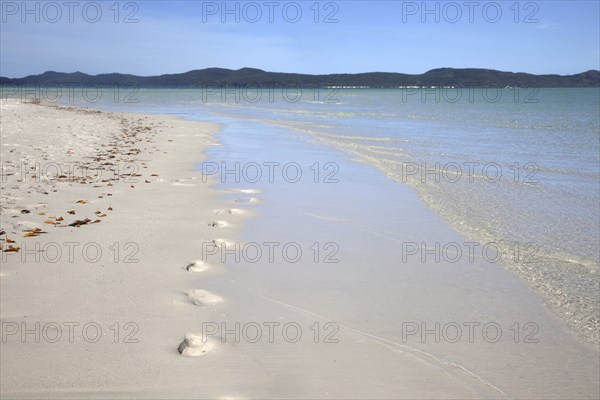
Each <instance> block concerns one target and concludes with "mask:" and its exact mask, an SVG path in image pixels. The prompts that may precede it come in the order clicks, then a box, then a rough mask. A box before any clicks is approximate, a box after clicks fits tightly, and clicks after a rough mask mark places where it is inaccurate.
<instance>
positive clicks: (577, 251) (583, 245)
mask: <svg viewBox="0 0 600 400" xmlns="http://www.w3.org/2000/svg"><path fill="white" fill-rule="evenodd" d="M132 99H133V100H138V102H137V103H121V102H119V103H116V102H115V101H114V97H112V96H104V97H103V98H102V99H101V100H100V101H99V102H97V103H95V104H92V105H91V106H93V107H101V108H105V109H112V110H116V111H138V112H152V113H163V114H176V115H180V116H183V117H187V118H192V119H209V120H211V121H215V122H221V123H225V124H227V121H233V120H235V121H236V122H238V123H239V122H243V121H250V120H251V121H253V122H256V123H262V124H264V126H265V127H267V126H271V127H273V126H277V127H278V129H281V128H283V129H288V130H291V131H295V132H302V133H305V134H307V135H308V137H309V138H311V140H314V141H317V142H319V143H321V144H326V145H329V146H331V147H333V148H335V149H338V150H341V151H342V152H346V153H349V154H350V155H351V156H352V158H353V159H354V160H356V161H358V162H361V163H366V164H369V165H371V166H374V167H376V168H377V169H378V170H379V171H380V172H381V173H382V174H385V175H386V176H388V177H389V178H391V179H393V180H395V181H397V182H398V184H406V185H408V186H409V187H411V188H412V189H413V190H415V191H416V193H417V194H418V195H419V196H420V198H421V199H422V200H423V202H424V203H425V204H426V205H427V206H428V207H430V208H431V209H433V210H434V211H435V212H437V213H438V214H439V215H440V216H441V217H442V218H443V219H444V220H445V221H446V222H447V223H448V224H449V225H450V226H451V227H452V228H454V229H455V230H456V231H458V232H459V233H461V234H463V235H465V236H467V237H468V238H469V239H470V240H472V241H475V242H478V243H480V244H481V245H484V244H493V246H489V248H492V249H495V250H496V253H495V254H497V255H498V254H501V255H502V262H503V264H504V265H506V266H507V267H508V268H509V269H511V270H512V271H514V272H515V273H517V274H518V275H519V276H521V277H522V278H523V279H524V280H526V281H527V282H528V283H529V284H530V285H531V286H533V287H534V288H536V290H538V292H540V293H541V294H543V295H544V296H545V298H546V299H547V300H548V301H549V303H550V305H551V306H553V307H554V308H555V310H556V311H557V312H558V313H559V314H561V315H562V316H563V317H565V318H566V319H567V320H568V321H569V322H570V323H571V326H574V327H575V328H577V329H579V330H581V331H583V332H584V336H589V337H591V336H594V335H595V336H597V335H598V326H599V322H600V321H599V316H600V312H599V309H598V303H599V292H600V287H599V279H598V276H599V275H598V270H599V262H600V91H599V90H598V89H539V90H532V89H522V88H520V89H518V88H517V89H513V88H505V89H497V90H496V89H489V90H481V89H463V90H458V89H427V90H418V89H387V90H376V89H339V90H336V89H328V88H322V89H320V90H319V91H316V90H311V89H305V90H302V91H300V90H297V89H294V88H290V89H289V90H287V91H284V90H282V89H256V88H250V87H249V88H247V89H245V90H239V89H238V90H231V89H230V90H228V91H225V90H221V89H219V88H207V89H206V90H200V89H198V90H174V89H173V90H170V89H169V90H167V89H162V90H140V91H139V92H137V93H135V94H133V95H132V96H131V98H130V100H132ZM121 100H122V99H121ZM88 105H89V104H88ZM266 129H267V128H266ZM264 146H269V143H264ZM282 158H285V157H284V155H282ZM490 257H491V258H493V257H494V255H493V254H490ZM594 340H597V337H596V338H595V339H594Z"/></svg>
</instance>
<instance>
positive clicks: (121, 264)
mask: <svg viewBox="0 0 600 400" xmlns="http://www.w3.org/2000/svg"><path fill="white" fill-rule="evenodd" d="M1 122H2V133H1V135H2V137H1V144H2V148H1V154H2V165H3V167H4V168H3V175H2V178H3V181H2V194H1V195H2V207H3V208H2V219H1V227H2V229H3V230H5V231H6V235H3V236H2V238H3V239H6V238H10V239H11V241H14V243H7V240H4V241H3V242H2V246H3V249H4V250H7V249H8V246H19V247H20V249H19V251H15V252H9V253H6V252H4V251H3V252H2V253H0V255H2V257H3V259H2V266H1V269H0V273H1V275H0V285H1V287H0V289H1V290H0V296H1V297H0V300H1V310H0V311H1V314H0V319H1V321H2V334H3V338H2V343H0V345H1V346H2V348H1V351H0V367H1V368H0V369H1V372H0V373H1V379H2V385H0V386H1V395H2V397H3V398H206V399H214V398H357V399H358V398H524V397H529V398H532V397H535V398H568V397H574V398H595V397H597V395H598V379H597V376H598V374H597V372H598V369H599V366H598V360H597V352H596V353H595V354H594V353H593V352H592V351H593V350H592V351H590V349H589V348H588V347H585V346H583V345H580V344H579V343H578V342H577V341H576V340H575V339H574V338H572V337H570V336H569V335H568V334H567V332H566V329H564V327H563V326H562V325H561V324H560V323H558V322H557V321H556V320H555V319H554V318H553V317H552V316H551V315H548V314H547V313H546V311H545V309H544V307H543V306H542V302H541V301H539V299H536V298H535V296H534V295H533V294H532V293H531V292H530V291H529V290H528V289H527V288H526V287H525V285H523V284H522V283H521V282H519V280H518V279H517V278H516V277H514V276H512V275H510V274H508V273H507V272H506V271H503V270H502V269H499V268H492V267H493V266H492V267H491V266H489V265H480V264H472V265H467V266H462V265H457V264H447V263H446V264H444V263H441V264H435V263H420V262H408V263H402V264H400V263H399V262H398V260H397V259H396V255H395V254H394V252H392V251H390V250H389V249H390V248H391V249H393V246H394V244H393V243H396V242H403V241H407V240H409V239H410V240H425V239H431V238H437V239H439V240H442V239H443V240H459V239H460V237H457V235H456V234H455V233H452V232H451V230H450V229H449V228H447V227H444V226H443V225H440V220H439V218H438V217H437V216H435V215H434V214H433V213H432V212H429V211H423V210H424V206H423V205H422V204H421V202H420V201H419V200H418V199H417V197H416V196H414V194H412V195H411V194H410V193H409V190H408V189H406V188H403V187H397V188H396V187H395V186H394V189H393V191H392V192H386V193H393V194H394V196H393V197H392V198H389V199H387V198H383V197H377V196H375V197H374V198H370V195H371V193H369V192H365V193H354V192H353V191H352V190H353V189H354V186H352V185H349V186H344V185H339V186H337V187H331V188H329V189H323V188H321V189H317V188H315V186H314V185H313V186H307V187H303V186H300V185H292V186H289V185H288V186H281V187H276V186H270V187H266V188H264V189H265V191H264V193H261V192H260V191H256V190H255V191H246V192H242V191H239V190H237V191H236V190H233V189H230V190H216V189H214V188H211V186H212V185H213V184H214V183H216V182H215V181H211V180H209V181H208V182H205V181H204V179H202V175H201V173H200V172H199V171H198V170H197V168H196V165H195V163H197V162H199V161H203V160H206V155H205V154H204V152H205V151H206V150H207V149H208V146H213V145H217V144H219V143H217V140H216V133H217V132H218V130H219V128H220V127H219V126H218V125H215V124H208V123H200V122H191V121H183V120H178V119H172V118H168V117H163V116H150V115H135V114H119V113H108V112H97V111H87V110H77V109H70V110H65V109H57V108H53V107H45V106H38V105H29V104H26V105H24V104H16V103H14V102H10V101H9V102H3V103H2V120H1ZM244 128H246V127H244ZM273 147H275V146H274V145H273ZM302 150H303V148H300V147H298V151H302ZM304 150H305V149H304ZM241 151H243V150H241ZM111 156H114V157H112V158H111ZM234 156H235V155H234ZM247 157H256V155H247ZM265 157H269V155H268V154H265ZM328 157H329V156H328ZM267 159H269V158H267ZM240 160H241V158H240ZM71 162H76V163H84V164H86V165H88V166H91V167H93V168H89V169H88V172H89V171H92V173H91V174H88V173H81V171H82V169H81V168H75V167H73V169H72V171H73V172H72V173H64V174H61V175H64V176H65V177H62V178H60V176H61V175H58V177H56V176H55V175H53V174H54V171H55V169H56V166H57V165H59V166H62V168H64V169H65V170H66V167H65V165H74V164H67V163H71ZM342 162H343V160H339V163H340V164H341V163H342ZM36 163H39V166H38V167H37V170H33V172H31V171H29V173H28V174H26V175H23V170H24V168H23V166H25V165H27V167H30V166H31V165H36ZM15 164H16V166H15ZM98 164H100V165H98ZM77 165H79V164H77ZM117 167H118V172H117ZM355 168H356V169H355V170H350V171H345V173H346V174H348V176H352V177H353V178H355V179H357V180H360V179H361V174H364V173H365V172H364V170H363V169H362V167H359V166H356V167H355ZM98 171H101V172H98ZM343 173H344V170H342V176H341V178H344V177H345V178H347V176H346V175H343ZM33 175H35V177H34V176H33ZM38 175H40V176H38ZM98 175H100V178H98ZM138 175H140V176H138ZM44 177H46V178H48V177H54V178H55V179H50V182H45V181H43V179H42V178H44ZM364 179H365V181H366V182H370V184H371V185H373V187H375V188H376V187H385V185H386V183H385V181H384V178H383V177H379V178H376V180H377V181H375V182H371V181H372V180H373V179H374V177H373V176H370V175H367V176H365V177H364ZM19 180H20V181H19ZM380 180H381V182H380ZM343 181H344V180H343V179H342V182H343ZM132 186H133V187H132ZM366 187H367V188H370V186H366ZM305 189H306V190H308V192H309V193H308V195H307V194H306V193H307V191H306V190H305ZM330 189H331V191H329V192H328V190H330ZM278 190H281V191H282V192H283V193H285V195H289V196H290V197H291V198H292V199H302V201H299V202H297V203H296V202H292V203H287V202H285V201H282V197H281V195H279V197H278V194H277V191H278ZM319 190H321V191H322V192H319ZM372 190H373V192H374V191H375V189H372ZM389 190H392V189H389ZM303 193H304V194H305V195H306V197H305V198H302V196H301V195H302V194H303ZM224 195H226V196H224ZM336 195H337V196H338V197H339V199H338V198H337V197H336ZM350 196H355V197H357V198H360V199H361V200H362V201H358V202H357V204H356V205H355V206H356V209H353V208H350V207H351V205H345V207H347V208H345V207H338V206H337V205H338V204H342V202H343V199H344V198H346V199H347V198H349V197H350ZM361 196H364V197H361ZM251 198H255V199H257V200H261V201H263V203H260V202H248V201H247V200H249V199H251ZM399 199H402V201H398V200H399ZM80 200H83V201H82V202H79V201H80ZM240 200H242V201H240ZM311 201H316V203H318V204H320V203H323V204H324V205H325V206H326V208H327V207H330V210H327V209H325V211H323V214H312V215H308V214H306V215H305V214H303V213H306V211H307V209H308V208H309V207H310V205H311V204H310V203H311ZM269 202H272V203H273V205H271V206H269ZM365 203H366V204H368V205H369V206H371V207H373V208H375V209H377V210H386V211H388V212H390V213H391V215H389V218H388V219H389V220H382V221H375V222H376V223H375V224H373V223H372V222H373V221H372V220H371V219H370V212H369V211H368V210H367V211H365V209H364V204H365ZM261 204H263V205H265V208H261ZM290 206H292V207H297V209H294V208H289V207H290ZM352 206H353V205H352ZM278 207H279V208H278ZM342 209H343V210H345V211H348V212H350V214H351V215H352V216H353V220H352V221H344V222H343V223H340V220H336V219H335V218H329V216H330V215H329V214H328V213H335V212H338V211H339V212H341V211H342ZM23 210H26V211H29V212H23ZM238 210H239V211H241V212H242V213H239V212H238ZM261 210H262V211H264V210H268V212H266V213H263V214H260V215H259V217H258V218H250V219H246V218H247V216H248V215H253V214H254V213H257V214H259V213H260V212H262V211H261ZM69 211H74V214H72V213H69ZM315 215H317V216H318V217H319V218H318V219H317V218H315ZM321 215H323V217H322V218H321ZM373 215H377V214H376V213H375V212H373ZM86 218H87V219H89V222H85V223H82V224H81V226H79V227H75V226H69V224H73V223H75V222H76V221H77V220H79V221H85V220H86ZM395 218H398V220H396V219H395ZM288 219H289V221H288ZM96 220H99V221H100V222H97V223H94V222H95V221H96ZM282 221H284V222H289V223H290V224H292V223H293V224H294V225H289V226H288V225H287V224H286V223H282ZM398 221H400V223H399V222H398ZM47 222H48V223H47ZM270 224H271V225H270ZM247 225H253V226H255V227H256V226H257V225H258V226H261V227H262V226H264V231H262V234H264V237H262V236H260V237H250V238H246V239H247V240H256V241H259V242H260V241H262V240H272V239H279V240H282V241H283V240H284V239H285V238H286V234H288V233H291V234H292V235H296V236H297V237H294V236H291V237H290V240H297V241H298V242H299V243H302V244H303V246H304V243H303V242H302V241H303V240H304V241H308V242H309V243H306V246H307V248H308V246H310V245H311V243H310V242H312V241H313V239H314V240H316V238H317V237H318V235H317V234H316V233H314V232H313V231H315V227H317V228H318V229H316V230H317V231H319V232H320V233H321V234H323V240H325V239H332V238H334V239H336V240H338V241H339V243H340V247H341V249H342V251H341V252H340V255H339V256H340V258H341V260H342V262H340V263H339V264H329V265H327V264H316V263H313V262H310V260H304V261H303V262H301V263H300V264H294V263H282V262H279V263H275V264H273V263H271V264H269V263H262V264H261V263H258V264H251V263H246V264H244V263H243V262H242V263H227V264H223V263H219V262H218V260H217V259H216V258H212V259H211V262H210V263H209V265H210V268H208V269H206V267H205V265H204V264H202V263H195V264H194V263H193V262H194V261H199V260H201V257H202V256H201V254H202V251H203V246H204V244H205V243H208V242H210V241H212V240H215V239H224V240H228V241H231V242H233V241H236V240H239V239H238V238H239V237H241V231H242V227H243V226H247ZM388 225H389V226H388ZM36 228H39V229H41V230H43V231H45V232H48V233H37V231H36V230H35V229H36ZM400 228H401V229H400ZM392 229H397V231H394V232H395V236H389V232H390V231H391V230H392ZM26 230H29V231H26ZM345 231H348V232H352V235H351V234H348V235H344V232H345ZM307 232H308V234H307ZM340 232H341V233H342V234H341V235H340ZM386 232H388V233H386ZM373 233H376V234H379V233H381V236H380V238H383V239H381V240H377V241H375V242H373V236H372V235H373ZM28 234H33V235H28ZM24 235H28V237H24ZM36 243H38V244H39V248H40V249H42V250H45V252H44V253H43V254H39V253H38V252H37V250H36V248H35V244H36ZM367 243H369V244H371V245H372V244H373V243H374V244H375V247H364V246H366V244H367ZM390 243H391V245H390ZM396 246H397V244H396ZM57 252H58V253H57ZM36 256H37V258H36ZM190 264H192V266H191V267H190V268H187V266H188V265H190ZM365 266H368V268H365ZM188 269H189V270H188ZM406 321H417V322H419V324H420V321H458V322H461V323H462V322H464V321H481V323H482V324H483V323H485V322H486V321H492V322H494V321H495V322H497V323H500V324H501V325H502V327H504V329H505V332H506V333H509V332H510V330H509V327H510V326H511V324H513V323H515V322H516V321H520V322H526V321H535V322H536V323H538V324H539V327H540V331H539V335H538V336H536V338H537V339H539V340H538V341H537V342H535V344H528V343H522V342H523V340H520V342H519V343H517V342H516V341H515V340H514V339H515V338H514V337H511V336H509V335H508V334H505V335H504V336H503V337H502V340H501V341H499V342H497V343H496V342H494V343H489V342H486V341H482V340H480V339H481V338H479V339H478V340H476V341H475V342H474V343H472V342H469V341H466V340H463V341H460V342H458V343H450V342H449V341H444V340H442V341H441V343H440V342H433V341H430V340H426V341H419V340H418V338H417V336H412V337H410V338H409V340H407V341H404V340H402V339H404V338H405V332H402V331H401V330H400V324H401V323H405V322H406ZM417 322H414V324H417ZM410 323H411V324H412V323H413V322H410ZM449 323H456V322H449ZM237 324H239V325H237ZM419 324H417V326H420V325H419ZM238 326H241V327H243V328H242V329H241V330H240V328H239V327H238ZM410 326H411V327H414V325H410ZM431 326H432V325H429V327H431ZM283 327H290V328H292V329H291V331H286V330H284V329H282V328H283ZM402 327H403V328H404V325H402ZM222 328H227V329H228V330H229V331H228V332H226V331H225V329H222ZM271 328H272V329H273V331H272V332H274V334H273V338H272V339H273V340H272V341H271V340H270V339H271V330H270V329H271ZM297 328H300V329H302V330H303V332H304V336H301V337H299V338H298V340H290V337H289V336H294V329H297ZM208 329H212V330H213V332H215V334H213V335H211V337H210V340H209V341H208V342H206V343H203V341H201V340H200V341H199V340H198V338H194V337H188V338H187V340H185V341H184V336H185V335H186V334H194V335H201V334H202V333H206V332H208ZM256 329H262V335H263V337H262V338H259V339H257V340H256V341H253V340H252V338H254V337H255V335H254V334H255V331H256ZM25 330H26V331H25ZM215 330H217V331H215ZM100 331H101V333H102V334H101V335H99V334H98V333H99V332H100ZM317 332H318V334H319V335H316V333H317ZM240 333H241V336H242V337H241V338H240V337H238V336H240ZM286 333H287V336H286ZM522 333H527V332H522ZM236 335H237V336H236ZM267 337H268V338H267ZM240 339H241V340H240ZM294 339H295V338H294ZM329 339H331V340H329ZM521 339H522V338H521ZM178 350H179V351H178ZM179 353H183V355H184V356H185V355H187V356H195V355H198V356H199V357H184V356H182V355H181V354H179ZM582 367H583V368H582Z"/></svg>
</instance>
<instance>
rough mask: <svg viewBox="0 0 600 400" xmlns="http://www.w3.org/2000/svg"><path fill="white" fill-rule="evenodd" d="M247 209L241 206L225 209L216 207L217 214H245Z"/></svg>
mask: <svg viewBox="0 0 600 400" xmlns="http://www.w3.org/2000/svg"><path fill="white" fill-rule="evenodd" d="M244 212H245V211H244V210H241V209H239V208H224V209H221V208H219V209H216V210H215V214H216V215H220V214H230V215H240V214H243V213H244Z"/></svg>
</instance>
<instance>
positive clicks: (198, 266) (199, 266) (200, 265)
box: [185, 261, 213, 272]
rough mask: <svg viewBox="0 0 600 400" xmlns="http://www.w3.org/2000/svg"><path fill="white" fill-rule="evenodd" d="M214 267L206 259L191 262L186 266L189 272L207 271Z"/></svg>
mask: <svg viewBox="0 0 600 400" xmlns="http://www.w3.org/2000/svg"><path fill="white" fill-rule="evenodd" d="M212 268H213V267H212V265H210V264H208V263H205V262H204V261H194V262H193V263H189V264H188V265H187V267H185V269H186V271H189V272H205V271H208V270H210V269H212Z"/></svg>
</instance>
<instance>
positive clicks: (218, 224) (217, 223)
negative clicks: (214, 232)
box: [208, 221, 229, 228]
mask: <svg viewBox="0 0 600 400" xmlns="http://www.w3.org/2000/svg"><path fill="white" fill-rule="evenodd" d="M228 225H229V223H228V222H226V221H213V222H209V223H208V226H212V227H213V228H224V227H226V226H228Z"/></svg>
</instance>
